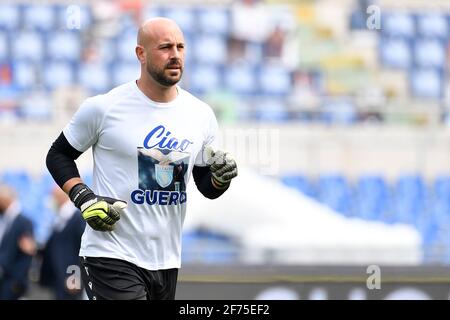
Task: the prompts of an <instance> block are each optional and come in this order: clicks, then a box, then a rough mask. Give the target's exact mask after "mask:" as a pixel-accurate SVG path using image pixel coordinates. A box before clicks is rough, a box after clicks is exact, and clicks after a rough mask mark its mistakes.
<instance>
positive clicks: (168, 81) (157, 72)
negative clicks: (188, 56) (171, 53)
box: [147, 63, 183, 87]
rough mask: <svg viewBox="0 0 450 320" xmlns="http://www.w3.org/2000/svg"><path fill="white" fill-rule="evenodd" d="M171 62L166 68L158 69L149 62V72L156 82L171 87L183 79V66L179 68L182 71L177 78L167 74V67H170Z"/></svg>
mask: <svg viewBox="0 0 450 320" xmlns="http://www.w3.org/2000/svg"><path fill="white" fill-rule="evenodd" d="M170 65H171V64H169V65H167V66H165V67H164V69H157V68H155V67H152V65H151V64H150V63H148V64H147V72H148V74H149V75H150V77H152V78H153V79H154V80H155V81H156V82H158V83H159V84H160V85H162V86H165V87H170V86H173V85H175V84H177V83H178V82H179V81H180V80H181V76H182V75H183V68H182V67H180V69H178V70H179V71H180V76H179V77H178V78H176V79H174V78H172V77H168V76H166V75H165V71H166V68H167V67H169V66H170Z"/></svg>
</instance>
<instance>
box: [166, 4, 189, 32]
mask: <svg viewBox="0 0 450 320" xmlns="http://www.w3.org/2000/svg"><path fill="white" fill-rule="evenodd" d="M162 14H163V16H165V17H167V18H169V19H172V20H174V21H175V22H176V23H177V24H178V25H179V26H180V28H181V30H182V31H183V32H184V33H186V34H194V33H195V32H196V31H197V20H196V17H195V13H194V9H193V8H192V7H190V6H171V7H166V8H163V9H162Z"/></svg>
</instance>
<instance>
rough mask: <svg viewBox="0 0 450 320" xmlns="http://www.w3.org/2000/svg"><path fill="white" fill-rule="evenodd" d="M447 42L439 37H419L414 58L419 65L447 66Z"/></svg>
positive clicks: (415, 45) (442, 67)
mask: <svg viewBox="0 0 450 320" xmlns="http://www.w3.org/2000/svg"><path fill="white" fill-rule="evenodd" d="M445 59H446V48H445V43H444V42H442V41H440V40H438V39H418V40H417V41H416V42H415V44H414V60H415V64H416V65H417V66H418V67H420V68H421V67H432V68H439V69H444V68H445V64H446V62H445Z"/></svg>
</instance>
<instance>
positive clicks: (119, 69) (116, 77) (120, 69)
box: [112, 61, 141, 86]
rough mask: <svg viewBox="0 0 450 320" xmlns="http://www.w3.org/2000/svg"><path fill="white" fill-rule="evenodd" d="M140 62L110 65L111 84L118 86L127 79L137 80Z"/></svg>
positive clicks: (127, 80)
mask: <svg viewBox="0 0 450 320" xmlns="http://www.w3.org/2000/svg"><path fill="white" fill-rule="evenodd" d="M140 70H141V68H140V64H139V63H138V61H135V62H134V63H116V64H114V65H113V67H112V80H113V86H118V85H121V84H124V83H126V82H129V81H133V80H137V79H138V78H139V74H140Z"/></svg>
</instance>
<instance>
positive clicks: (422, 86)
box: [410, 68, 444, 99]
mask: <svg viewBox="0 0 450 320" xmlns="http://www.w3.org/2000/svg"><path fill="white" fill-rule="evenodd" d="M410 86H411V91H412V94H413V95H414V96H415V97H418V98H427V99H439V98H440V97H442V94H443V86H444V78H443V74H442V71H440V70H437V69H430V68H426V69H415V70H412V71H411V77H410Z"/></svg>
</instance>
